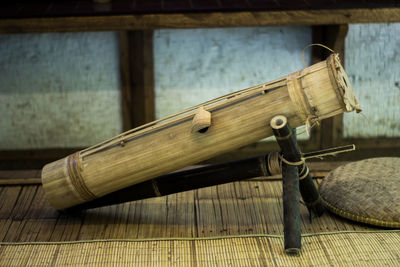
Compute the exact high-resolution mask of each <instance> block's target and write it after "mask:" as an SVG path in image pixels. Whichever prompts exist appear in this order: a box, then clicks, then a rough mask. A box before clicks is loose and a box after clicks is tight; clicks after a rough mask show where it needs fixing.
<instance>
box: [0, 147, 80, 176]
mask: <svg viewBox="0 0 400 267" xmlns="http://www.w3.org/2000/svg"><path fill="white" fill-rule="evenodd" d="M82 149H83V148H55V149H29V150H2V151H0V170H31V169H41V168H42V167H43V166H44V165H45V164H47V163H49V162H53V161H55V160H58V159H60V158H63V157H65V156H68V155H70V154H72V153H75V152H77V151H79V150H82ZM39 177H40V176H39Z"/></svg>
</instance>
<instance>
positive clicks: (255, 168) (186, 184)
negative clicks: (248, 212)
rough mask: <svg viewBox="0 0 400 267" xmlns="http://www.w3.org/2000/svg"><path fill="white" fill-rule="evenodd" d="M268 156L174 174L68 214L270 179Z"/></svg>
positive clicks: (83, 205)
mask: <svg viewBox="0 0 400 267" xmlns="http://www.w3.org/2000/svg"><path fill="white" fill-rule="evenodd" d="M267 158H268V154H267V155H263V156H259V157H253V158H248V159H244V160H238V161H232V162H227V163H222V164H217V165H210V166H206V167H201V168H196V169H191V170H186V171H180V172H174V173H170V174H167V175H163V176H159V177H157V178H154V179H151V180H148V181H145V182H142V183H139V184H136V185H133V186H130V187H127V188H124V189H121V190H118V191H116V192H113V193H110V194H108V195H105V196H103V197H100V198H97V199H95V200H92V201H89V202H86V203H83V204H80V205H78V206H75V207H72V208H70V209H68V210H67V211H77V210H82V209H90V208H97V207H102V206H107V205H113V204H118V203H123V202H128V201H134V200H139V199H146V198H151V197H159V196H165V195H170V194H174V193H179V192H184V191H188V190H193V189H198V188H203V187H207V186H213V185H218V184H225V183H229V182H234V181H239V180H244V179H250V178H254V177H260V176H270V175H271V174H270V172H269V170H268V167H267Z"/></svg>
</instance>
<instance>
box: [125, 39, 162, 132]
mask: <svg viewBox="0 0 400 267" xmlns="http://www.w3.org/2000/svg"><path fill="white" fill-rule="evenodd" d="M119 41H120V65H121V84H122V92H121V95H122V97H121V98H122V112H123V114H122V118H123V128H124V131H126V130H129V129H131V128H135V127H137V126H140V125H142V124H145V123H147V122H151V121H153V120H154V119H155V107H154V66H153V31H122V32H120V34H119Z"/></svg>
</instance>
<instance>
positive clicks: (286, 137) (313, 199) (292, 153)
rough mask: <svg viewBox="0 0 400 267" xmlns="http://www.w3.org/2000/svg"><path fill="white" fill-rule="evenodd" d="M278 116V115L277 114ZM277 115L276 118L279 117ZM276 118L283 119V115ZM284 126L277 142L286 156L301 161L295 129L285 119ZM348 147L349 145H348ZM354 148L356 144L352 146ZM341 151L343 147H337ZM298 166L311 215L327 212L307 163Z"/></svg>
mask: <svg viewBox="0 0 400 267" xmlns="http://www.w3.org/2000/svg"><path fill="white" fill-rule="evenodd" d="M277 117H278V116H277ZM277 117H275V118H277ZM276 120H283V119H282V118H281V117H279V118H277V119H276ZM281 126H282V128H280V129H279V132H277V134H278V136H277V138H276V139H277V142H278V144H279V146H280V147H281V149H282V152H283V153H285V154H286V155H287V156H285V158H286V159H287V160H289V161H292V162H299V161H301V157H302V153H301V150H300V148H299V145H298V143H297V140H296V134H295V130H291V128H290V125H289V123H287V121H285V125H284V124H282V125H281ZM346 148H347V147H346ZM352 148H353V149H354V146H352ZM336 149H337V150H340V151H339V152H341V149H342V148H336ZM329 151H335V150H334V149H330V150H329ZM321 152H323V151H318V152H316V153H321ZM316 153H314V154H316ZM307 155H309V156H310V157H311V156H313V155H312V154H311V153H308V154H307ZM297 167H298V171H299V177H300V182H299V187H300V193H301V197H302V198H303V201H304V203H305V204H306V206H307V209H308V211H309V212H310V216H311V215H312V214H315V215H317V216H321V215H322V214H323V213H324V212H325V206H324V204H323V202H322V200H321V198H320V195H319V193H318V190H317V188H316V187H315V184H314V181H313V179H312V177H311V175H310V173H309V169H308V166H307V164H305V163H303V164H301V165H299V166H297Z"/></svg>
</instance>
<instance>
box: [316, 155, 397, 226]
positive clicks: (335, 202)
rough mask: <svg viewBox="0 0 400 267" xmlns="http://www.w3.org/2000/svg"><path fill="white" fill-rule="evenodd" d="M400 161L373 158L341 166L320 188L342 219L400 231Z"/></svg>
mask: <svg viewBox="0 0 400 267" xmlns="http://www.w3.org/2000/svg"><path fill="white" fill-rule="evenodd" d="M399 192H400V158H390V157H387V158H372V159H366V160H361V161H356V162H352V163H349V164H346V165H344V166H340V167H339V168H337V169H335V170H334V171H332V172H330V173H329V174H328V175H327V176H326V178H325V179H324V180H323V181H322V183H321V185H320V193H321V196H322V198H323V200H324V201H325V202H326V204H327V207H328V208H329V209H330V210H331V211H332V212H334V213H336V214H338V215H339V216H342V217H345V218H347V219H350V220H353V221H358V222H363V223H367V224H371V225H377V226H383V227H388V228H400V193H399Z"/></svg>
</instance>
